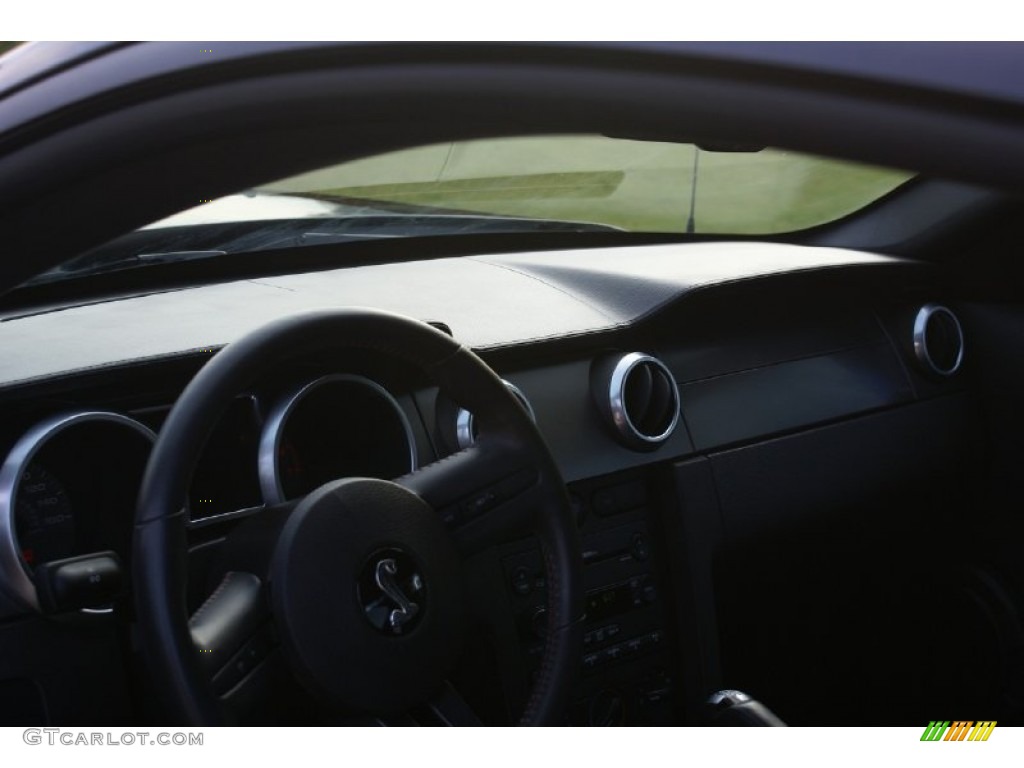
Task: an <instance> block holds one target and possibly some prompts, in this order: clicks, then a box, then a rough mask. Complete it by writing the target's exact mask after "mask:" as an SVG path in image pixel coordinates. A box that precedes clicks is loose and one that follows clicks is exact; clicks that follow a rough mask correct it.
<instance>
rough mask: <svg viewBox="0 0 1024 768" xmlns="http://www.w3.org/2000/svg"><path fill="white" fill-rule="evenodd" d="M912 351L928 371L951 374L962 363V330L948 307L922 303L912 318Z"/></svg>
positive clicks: (943, 374) (942, 374)
mask: <svg viewBox="0 0 1024 768" xmlns="http://www.w3.org/2000/svg"><path fill="white" fill-rule="evenodd" d="M914 354H915V355H916V356H917V359H918V360H919V361H920V363H921V365H923V366H924V367H925V369H927V370H928V371H930V372H931V373H937V374H939V375H940V376H952V375H953V374H954V373H956V372H957V371H958V370H960V366H961V365H962V364H963V360H964V333H963V330H962V329H961V327H960V321H959V320H957V318H956V315H954V314H953V313H952V312H951V311H950V310H949V309H948V308H946V307H943V306H942V305H940V304H925V305H924V306H923V307H921V309H920V310H919V311H918V313H917V317H916V318H915V319H914Z"/></svg>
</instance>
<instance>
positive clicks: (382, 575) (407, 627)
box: [359, 549, 427, 635]
mask: <svg viewBox="0 0 1024 768" xmlns="http://www.w3.org/2000/svg"><path fill="white" fill-rule="evenodd" d="M426 598H427V589H426V584H425V583H424V581H423V577H422V576H421V575H420V573H419V570H418V567H417V565H416V563H415V562H414V561H413V559H412V558H411V557H409V556H408V555H407V554H405V553H404V552H402V551H400V550H397V549H388V550H382V551H380V552H378V553H376V554H375V555H374V556H373V557H371V558H370V560H369V561H368V562H367V563H366V565H365V566H364V567H363V573H362V576H361V577H360V579H359V602H360V603H361V604H362V606H363V613H364V615H365V616H366V619H367V620H368V621H369V622H370V624H371V625H372V626H373V628H374V629H376V630H377V631H378V632H382V633H384V634H386V635H401V634H403V633H405V632H410V631H412V629H413V628H414V627H415V626H416V623H417V621H418V620H419V618H420V617H421V615H422V611H423V609H424V608H425V605H426Z"/></svg>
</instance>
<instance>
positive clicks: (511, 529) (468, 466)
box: [395, 440, 544, 556]
mask: <svg viewBox="0 0 1024 768" xmlns="http://www.w3.org/2000/svg"><path fill="white" fill-rule="evenodd" d="M539 480H540V470H539V468H537V467H536V466H535V464H534V463H533V462H531V461H530V458H529V456H527V455H524V454H523V453H522V452H521V451H517V450H515V449H514V448H513V447H510V446H507V445H505V444H503V443H501V442H499V441H498V440H481V441H479V442H477V443H476V444H474V445H473V446H472V447H470V448H467V449H465V450H463V451H460V452H459V453H456V454H452V455H451V456H448V457H447V458H444V459H441V460H440V461H436V462H434V463H432V464H428V465H427V466H425V467H423V468H421V469H419V470H417V471H416V472H413V473H411V474H408V475H406V476H404V477H401V478H399V479H398V480H396V481H395V482H396V483H397V484H398V485H401V486H403V487H405V488H407V489H409V490H410V491H412V492H413V493H415V494H416V495H417V496H419V497H420V498H422V499H423V500H424V501H426V502H427V503H428V504H429V505H430V506H431V507H433V508H434V510H435V511H436V512H437V514H438V516H439V517H440V518H441V521H442V522H443V523H444V524H445V526H447V527H448V529H449V530H450V531H451V532H452V535H453V537H454V538H455V541H456V544H457V546H458V548H459V551H460V552H461V553H462V554H463V555H464V556H466V555H470V554H474V553H476V552H478V551H480V550H482V549H485V548H486V547H488V546H491V545H493V544H497V543H500V542H502V541H508V540H509V539H510V538H512V537H514V536H521V535H525V534H526V533H527V532H529V531H530V530H531V528H532V527H533V525H534V523H535V516H536V514H537V510H538V508H539V507H540V505H541V504H542V502H543V501H544V497H543V493H542V492H541V489H540V488H539V487H538V485H539Z"/></svg>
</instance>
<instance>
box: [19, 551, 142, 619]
mask: <svg viewBox="0 0 1024 768" xmlns="http://www.w3.org/2000/svg"><path fill="white" fill-rule="evenodd" d="M36 581H37V588H38V590H39V603H40V607H41V608H42V609H43V610H44V611H46V612H47V613H58V612H61V611H73V610H78V609H79V608H95V607H97V606H100V605H105V604H108V603H110V602H112V601H113V600H114V599H116V598H117V597H118V596H119V595H120V594H121V587H122V585H123V583H124V579H123V577H122V572H121V561H120V560H119V559H118V557H117V555H116V554H115V553H114V552H100V553H97V554H92V555H82V556H80V557H71V558H68V559H66V560H56V561H53V562H50V563H45V564H44V565H41V566H39V567H38V568H37V569H36Z"/></svg>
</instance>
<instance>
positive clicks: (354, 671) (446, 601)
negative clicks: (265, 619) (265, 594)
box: [270, 478, 466, 715]
mask: <svg viewBox="0 0 1024 768" xmlns="http://www.w3.org/2000/svg"><path fill="white" fill-rule="evenodd" d="M463 588H464V581H463V578H462V573H461V560H460V558H459V556H458V553H457V551H456V550H455V544H454V542H453V541H452V539H451V537H450V536H449V535H448V532H447V531H446V530H445V527H444V524H443V523H442V522H441V520H440V519H439V518H438V516H437V513H436V512H435V511H434V510H433V509H432V508H431V507H430V506H429V505H428V504H427V503H426V502H425V501H423V499H421V498H420V497H419V496H417V495H416V494H414V493H413V492H412V491H410V490H408V489H406V488H403V487H402V486H399V485H396V484H395V483H391V482H388V481H385V480H373V479H365V478H360V479H347V480H338V481H335V482H332V483H327V484H326V485H324V486H321V487H320V488H318V489H317V490H315V491H313V492H312V493H311V494H309V495H308V496H307V497H306V498H305V499H303V500H302V501H301V502H300V503H299V504H298V506H296V508H295V509H294V511H293V512H292V513H291V514H290V516H289V517H288V521H287V522H286V523H285V526H284V529H283V530H282V532H281V535H280V538H279V539H278V542H277V547H276V549H275V552H274V557H273V563H272V565H271V582H270V594H271V607H272V609H273V612H274V618H275V624H276V625H277V627H278V629H279V633H280V635H281V648H282V651H283V653H284V656H285V659H286V660H287V661H288V663H289V664H290V666H291V667H292V669H293V671H294V673H295V676H296V677H297V678H298V679H299V680H300V681H301V682H302V683H303V684H304V685H305V687H306V688H308V689H309V690H310V691H312V692H313V693H314V694H316V695H317V696H319V697H320V698H322V699H325V700H326V701H327V702H329V703H331V704H333V705H335V706H341V707H345V708H351V709H357V710H359V711H364V712H369V713H372V714H380V715H386V714H393V713H397V712H403V711H407V710H408V709H409V708H411V707H413V706H416V705H417V704H420V703H422V702H423V701H426V700H427V699H428V698H429V697H430V695H431V694H432V693H433V692H435V691H437V690H438V689H439V688H440V686H441V684H442V683H443V681H444V680H445V679H446V677H447V676H448V675H449V673H450V672H451V670H452V669H453V668H454V665H455V663H456V661H457V660H458V658H459V654H460V652H461V641H462V636H463V626H464V623H465V618H464V611H465V603H466V601H465V598H464V596H463Z"/></svg>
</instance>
